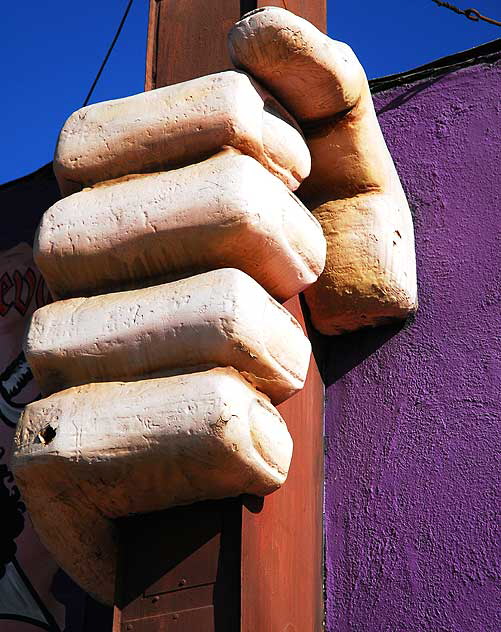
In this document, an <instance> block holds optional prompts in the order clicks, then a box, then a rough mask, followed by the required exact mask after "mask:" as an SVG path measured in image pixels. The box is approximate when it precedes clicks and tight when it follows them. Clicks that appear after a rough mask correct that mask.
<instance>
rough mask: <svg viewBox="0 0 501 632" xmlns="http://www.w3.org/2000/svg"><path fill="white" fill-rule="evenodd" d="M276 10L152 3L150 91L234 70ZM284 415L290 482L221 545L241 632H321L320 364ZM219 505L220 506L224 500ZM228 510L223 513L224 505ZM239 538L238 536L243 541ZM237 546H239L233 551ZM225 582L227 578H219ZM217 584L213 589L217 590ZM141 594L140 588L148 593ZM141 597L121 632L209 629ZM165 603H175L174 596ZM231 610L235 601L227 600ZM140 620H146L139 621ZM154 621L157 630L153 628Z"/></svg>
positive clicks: (319, 12) (292, 3)
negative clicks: (245, 22) (233, 572)
mask: <svg viewBox="0 0 501 632" xmlns="http://www.w3.org/2000/svg"><path fill="white" fill-rule="evenodd" d="M273 4H274V5H276V6H284V2H282V1H281V0H277V1H273V0H267V1H265V2H260V1H254V2H253V1H252V0H212V1H208V0H152V1H151V4H150V21H149V29H148V49H147V76H146V89H152V88H155V87H161V86H164V85H170V84H172V83H176V82H179V81H185V80H188V79H192V78H194V77H198V76H202V75H204V74H207V73H210V72H217V71H219V70H223V69H225V68H228V67H230V66H231V64H230V61H229V58H228V54H227V51H226V34H227V31H228V30H229V28H230V27H231V25H232V24H233V23H234V22H235V21H236V20H237V19H238V18H239V17H240V15H241V13H243V12H246V11H249V10H252V9H254V8H258V7H260V6H269V5H273ZM285 4H286V6H287V8H288V9H290V10H291V11H293V12H294V13H297V14H298V15H302V16H303V17H306V18H307V19H309V20H310V21H312V22H313V23H315V24H316V25H317V26H318V27H320V28H322V29H323V30H325V24H326V15H325V0H287V2H286V3H285ZM286 307H287V308H288V309H289V310H290V311H291V312H292V313H293V314H294V315H295V316H296V318H298V320H300V322H302V323H303V324H304V318H303V314H302V308H301V305H300V301H299V299H298V298H294V299H291V300H290V301H288V302H287V303H286ZM280 412H281V414H282V416H283V417H284V419H285V421H286V422H287V425H288V427H289V430H290V432H291V434H292V436H293V439H294V446H295V447H294V457H293V462H292V466H291V470H290V474H289V478H288V480H287V483H286V484H285V486H284V487H283V488H282V489H281V490H279V491H278V492H276V493H275V494H272V495H271V496H268V497H267V498H266V499H265V500H264V501H262V500H259V499H247V500H246V501H245V502H244V504H243V505H242V506H241V510H239V518H241V532H240V527H239V526H238V525H239V524H240V522H239V519H236V520H235V516H233V518H232V522H231V523H230V524H231V525H233V526H232V527H231V530H236V529H238V534H236V533H232V532H228V531H227V532H226V533H227V534H228V533H229V534H230V535H226V536H224V537H223V540H221V541H224V539H225V538H228V537H229V538H230V540H231V542H233V543H238V542H239V540H240V538H241V540H240V541H241V545H240V547H241V548H240V550H239V551H235V553H237V554H238V555H240V579H241V582H240V586H238V588H239V589H240V604H239V606H240V613H241V624H240V628H239V629H240V631H241V632H319V631H320V630H321V629H322V620H323V607H322V509H323V507H322V498H323V384H322V380H321V378H320V374H319V371H318V368H317V366H316V363H315V360H314V359H313V358H312V360H311V364H310V371H309V373H308V378H307V381H306V385H305V388H304V390H303V391H302V392H301V393H298V394H297V395H295V396H294V397H293V398H291V399H290V400H289V401H287V402H285V403H284V404H282V405H281V406H280ZM213 507H217V503H216V504H215V505H213ZM220 507H221V510H220V511H221V512H223V511H224V507H225V505H224V504H223V503H221V504H220ZM186 512H187V513H186V520H190V519H194V520H195V521H198V522H200V523H202V524H203V517H202V516H201V514H200V508H199V507H196V506H194V507H193V509H192V514H193V515H192V516H191V518H190V509H189V508H187V509H186ZM240 512H241V513H240ZM165 515H168V514H164V517H163V518H160V516H159V518H158V525H157V526H158V528H159V529H160V531H161V529H162V527H161V520H162V519H165ZM230 515H233V514H231V513H230ZM151 519H152V518H151V516H150V517H145V518H144V520H146V521H149V520H151ZM142 520H143V519H141V518H138V522H137V526H135V527H134V529H136V531H135V532H134V531H132V532H129V538H130V539H129V542H133V539H134V533H136V534H137V536H139V537H141V534H143V532H144V529H145V524H146V523H144V522H142ZM153 520H155V519H154V518H153ZM149 524H151V523H149ZM231 530H230V531H231ZM221 533H223V534H224V533H225V532H224V531H222V532H221ZM235 535H238V536H239V537H238V538H235ZM229 548H230V549H231V550H232V549H233V548H234V545H231V546H230V547H229ZM237 548H238V547H237ZM124 549H125V550H123V555H126V554H127V547H124ZM175 549H176V545H175V543H173V550H172V552H171V553H169V551H165V550H163V549H162V555H163V556H164V557H165V561H166V564H167V565H166V573H167V568H168V569H169V570H168V574H166V576H165V577H163V578H162V577H161V576H160V575H159V577H158V578H157V579H156V581H157V582H158V581H160V582H161V585H162V586H163V583H165V582H167V583H168V582H169V581H170V577H171V576H173V577H176V578H177V575H178V572H181V571H182V570H183V565H184V562H183V560H178V561H177V562H176V564H175V565H172V564H171V562H170V561H169V557H171V558H175V556H176V550H175ZM222 550H223V549H222V548H221V547H219V548H218V546H214V547H213V548H211V549H210V551H212V552H213V554H214V555H216V556H219V555H221V551H222ZM195 551H198V549H194V551H193V554H195ZM201 553H202V552H198V553H196V555H200V554H201ZM136 557H137V556H136ZM190 557H191V556H190ZM204 560H205V558H204ZM121 562H122V569H123V571H122V572H131V571H133V569H132V568H130V567H129V568H128V567H127V560H126V559H125V560H124V559H122V560H121ZM124 562H125V566H124V565H123V563H124ZM134 563H135V562H134ZM205 563H206V560H205V561H204V564H205ZM127 568H128V570H127ZM159 568H161V564H160V566H159ZM172 573H174V575H172ZM181 574H182V573H181ZM220 581H221V577H220V576H219V577H218V579H217V582H220ZM230 581H231V580H230ZM217 582H216V584H214V586H217ZM146 583H148V582H146ZM136 588H137V591H138V592H140V587H139V586H137V587H136ZM144 588H145V589H146V588H147V586H146V585H145V586H144ZM197 590H199V589H197ZM218 590H220V589H218ZM188 592H189V590H186V592H184V591H182V592H181V593H179V594H177V593H175V592H173V593H172V599H174V598H175V599H178V598H179V599H182V598H184V597H183V593H184V595H185V596H186V598H187V606H189V599H188V597H189V595H188ZM142 594H143V596H142V597H139V595H138V598H140V599H141V600H142V603H141V604H138V603H137V602H136V603H133V602H130V605H128V606H127V605H125V604H124V606H125V607H124V609H123V610H122V611H120V609H117V613H116V617H115V630H116V631H117V632H118V630H120V629H122V630H125V629H127V625H130V624H131V622H132V621H134V630H137V632H146V631H148V632H149V630H150V629H151V630H153V629H155V630H163V629H166V630H167V629H171V627H170V626H171V625H176V628H175V629H179V632H185V631H189V632H199V631H200V632H201V631H202V630H204V632H205V630H206V629H207V630H209V628H206V627H204V625H206V624H205V623H203V622H195V621H194V622H193V623H190V622H188V621H186V622H185V623H186V625H184V622H181V620H180V619H179V618H178V619H176V620H174V619H172V620H171V618H170V617H171V616H174V615H172V614H167V613H172V607H171V606H168V604H167V603H166V607H165V608H164V609H163V610H162V608H161V604H162V602H163V600H164V598H163V597H161V598H160V599H159V600H156V601H155V604H156V605H155V608H156V607H157V606H158V607H159V609H160V610H161V611H162V612H164V614H163V615H161V616H159V617H158V618H156V617H154V618H153V619H155V618H156V622H155V621H154V620H153V619H152V618H151V613H149V612H148V614H147V613H146V611H145V612H144V614H143V615H139V618H136V617H137V616H138V615H137V614H136V613H137V612H138V610H137V608H138V607H139V606H140V607H141V608H144V607H145V605H144V604H145V603H146V602H145V601H144V599H145V598H146V596H147V595H148V594H149V593H148V591H145V592H143V593H142ZM161 594H162V593H161ZM166 594H171V593H166ZM197 594H198V593H197ZM157 596H158V595H155V596H154V597H151V598H152V599H153V598H156V597H157ZM169 599H171V598H170V597H169ZM165 600H166V601H168V600H167V598H165ZM215 605H216V606H217V603H216V602H215ZM176 607H177V606H176ZM228 607H229V608H231V607H232V605H230V604H228ZM181 610H182V607H181V606H180V612H181ZM203 610H204V612H202V611H200V612H199V613H198V614H199V615H200V616H202V617H205V616H206V615H207V614H208V617H209V619H211V621H212V614H211V613H209V611H208V610H207V609H206V608H205V607H204V609H203ZM159 614H160V613H159ZM144 615H146V616H144ZM148 615H149V616H148ZM142 616H144V618H142V619H141V618H140V617H142ZM190 616H191V615H190ZM203 620H204V621H205V619H203ZM207 620H208V619H207ZM181 623H183V625H181ZM151 625H154V626H155V625H156V626H157V627H153V628H151V627H148V626H151ZM223 628H224V625H223V627H219V626H217V625H216V632H219V629H223ZM172 629H174V628H172ZM211 629H212V628H211ZM235 632H236V630H235Z"/></svg>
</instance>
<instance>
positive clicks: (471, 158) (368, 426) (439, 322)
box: [324, 56, 501, 632]
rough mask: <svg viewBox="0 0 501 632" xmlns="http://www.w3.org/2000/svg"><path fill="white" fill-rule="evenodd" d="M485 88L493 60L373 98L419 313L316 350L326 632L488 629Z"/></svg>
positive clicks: (495, 232)
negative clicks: (411, 254) (323, 442)
mask: <svg viewBox="0 0 501 632" xmlns="http://www.w3.org/2000/svg"><path fill="white" fill-rule="evenodd" d="M500 85H501V64H500V61H499V56H498V61H497V63H495V60H494V63H493V61H492V59H491V60H490V63H481V64H477V65H474V66H470V67H466V68H461V69H455V70H453V71H448V72H446V73H444V74H442V75H441V76H438V77H433V78H428V79H422V80H420V81H418V82H415V83H411V84H408V85H404V86H400V87H397V88H393V89H389V90H387V91H385V92H381V93H379V94H376V95H375V102H376V109H377V111H378V113H379V117H380V121H381V124H382V127H383V131H384V133H385V137H386V139H387V142H388V145H389V148H390V150H391V152H392V154H393V156H394V158H395V161H396V163H397V167H398V170H399V172H400V175H401V177H402V180H403V183H404V187H405V189H406V191H407V193H408V196H409V200H410V203H411V208H412V210H413V214H414V221H415V230H416V242H417V257H418V275H419V288H420V309H419V313H418V315H417V317H416V318H415V320H414V322H412V323H407V324H406V325H405V327H404V328H403V329H402V330H400V331H398V330H397V329H396V328H385V329H379V330H373V331H367V332H362V333H358V334H353V335H349V336H343V337H341V338H338V339H334V340H333V341H332V342H330V343H328V344H329V345H330V348H329V350H328V353H329V357H328V362H327V366H328V383H329V388H328V390H327V416H326V435H327V448H326V449H327V454H326V499H325V504H326V506H325V510H326V516H325V521H326V522H325V528H326V538H327V550H326V597H327V630H328V632H345V631H350V632H364V631H371V632H414V631H415V632H425V631H429V632H490V631H492V632H494V631H496V632H497V631H499V630H500V629H501V620H500V618H499V614H498V613H497V610H498V608H497V606H498V604H497V603H496V581H499V576H500V570H499V566H497V565H496V557H495V556H496V545H497V542H498V541H497V534H496V532H495V520H496V515H495V514H496V511H497V509H498V508H499V506H500V503H499V498H496V493H497V491H498V489H497V487H498V471H499V463H498V462H496V445H497V447H499V435H498V430H497V423H498V419H499V410H500V408H501V406H500V404H501V391H500V388H499V381H500V380H499V378H500V376H501V348H500V328H499V323H500V298H501V249H500V246H501V243H500V241H501V240H500V235H501V231H500V229H501V205H500V194H499V190H500V177H499V176H500V164H501V155H500V147H499V141H500V134H499V130H500V126H501V116H500V113H501V105H500V98H499V92H500V89H499V86H500ZM324 344H325V345H327V342H325V343H324ZM498 453H499V452H498ZM497 598H498V599H499V594H498V595H497Z"/></svg>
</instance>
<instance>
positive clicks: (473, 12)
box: [432, 0, 501, 26]
mask: <svg viewBox="0 0 501 632" xmlns="http://www.w3.org/2000/svg"><path fill="white" fill-rule="evenodd" d="M432 2H434V3H435V4H437V5H438V6H439V7H445V8H446V9H450V10H451V11H454V13H458V14H459V15H464V16H465V17H466V18H468V20H472V21H473V22H478V21H479V20H483V21H484V22H487V23H489V24H494V25H495V26H501V22H499V21H498V20H494V18H489V17H487V16H486V15H482V14H481V13H480V11H477V9H460V8H459V7H456V6H455V5H454V4H451V3H450V2H442V0H432Z"/></svg>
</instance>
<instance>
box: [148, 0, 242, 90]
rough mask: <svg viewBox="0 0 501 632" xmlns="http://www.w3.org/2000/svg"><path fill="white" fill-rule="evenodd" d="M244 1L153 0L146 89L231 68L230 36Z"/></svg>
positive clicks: (149, 28)
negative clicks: (228, 49) (228, 41)
mask: <svg viewBox="0 0 501 632" xmlns="http://www.w3.org/2000/svg"><path fill="white" fill-rule="evenodd" d="M239 17H240V0H152V1H151V2H150V19H149V27H148V46H147V63H146V69H147V75H146V89H147V90H149V89H152V88H159V87H161V86H168V85H171V84H173V83H178V82H180V81H188V80H189V79H194V78H195V77H202V76H203V75H207V74H210V73H213V72H218V71H220V70H224V69H226V68H231V67H232V64H231V61H230V58H229V55H228V51H227V47H226V34H227V33H228V31H229V30H230V28H231V26H232V25H233V24H234V23H235V22H236V21H237V20H238V19H239Z"/></svg>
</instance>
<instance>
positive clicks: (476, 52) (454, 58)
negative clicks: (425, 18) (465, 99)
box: [369, 38, 501, 94]
mask: <svg viewBox="0 0 501 632" xmlns="http://www.w3.org/2000/svg"><path fill="white" fill-rule="evenodd" d="M500 55H501V38H499V39H495V40H492V41H491V42H487V43H486V44H481V45H480V46H475V48H469V49H467V50H463V51H460V52H459V53H454V54H453V55H447V56H446V57H440V58H439V59H436V60H435V61H432V62H429V63H428V64H424V65H423V66H418V67H417V68H412V69H411V70H406V71H404V72H399V73H397V74H395V75H387V76H385V77H379V78H377V79H371V80H370V81H369V85H370V88H371V92H372V93H373V94H374V93H376V92H382V91H383V90H388V89H389V88H393V87H396V86H401V85H405V84H408V83H413V82H415V81H419V80H420V79H428V78H429V77H434V76H437V75H441V74H444V73H446V72H450V71H451V70H455V69H460V68H466V67H467V66H473V65H475V64H481V63H485V62H489V61H490V59H491V58H496V57H499V56H500Z"/></svg>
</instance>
